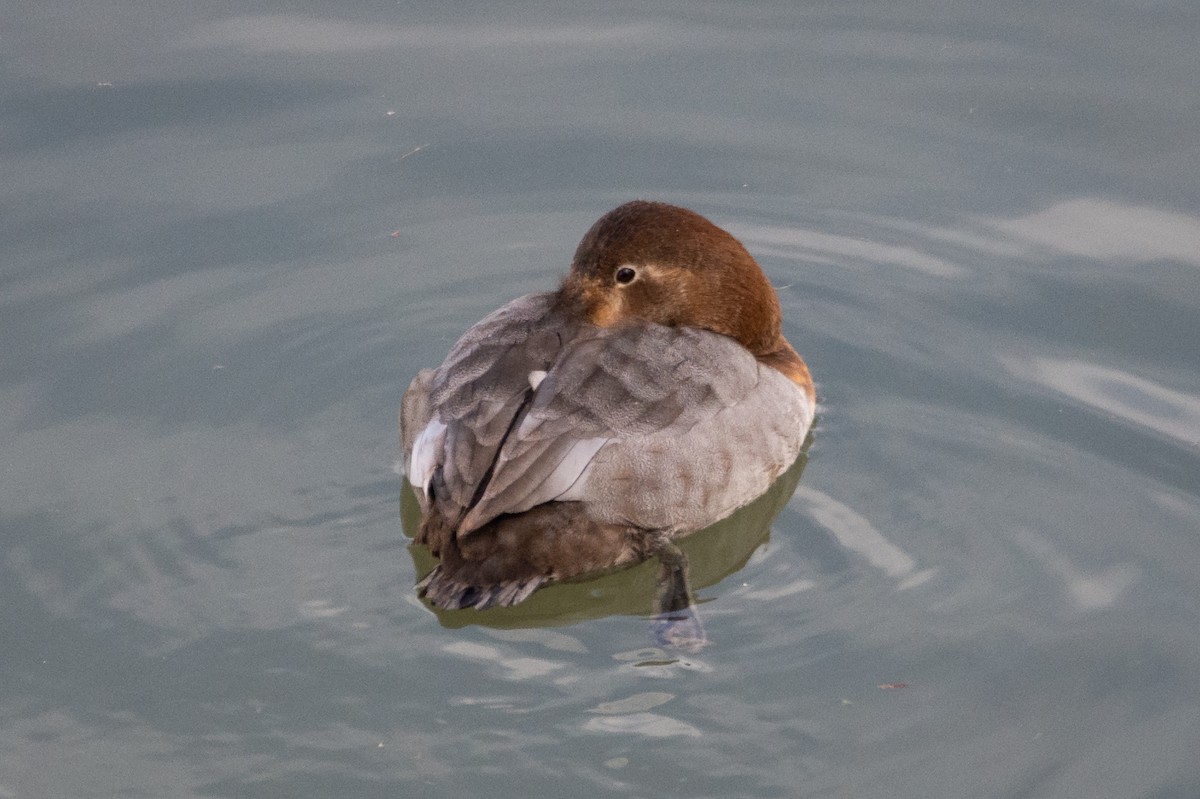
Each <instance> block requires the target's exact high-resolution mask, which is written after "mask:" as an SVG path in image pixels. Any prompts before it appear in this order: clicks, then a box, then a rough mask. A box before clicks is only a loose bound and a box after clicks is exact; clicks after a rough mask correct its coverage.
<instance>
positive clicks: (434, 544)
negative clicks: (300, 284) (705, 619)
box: [400, 200, 816, 618]
mask: <svg viewBox="0 0 1200 799" xmlns="http://www.w3.org/2000/svg"><path fill="white" fill-rule="evenodd" d="M815 410H816V394H815V390H814V386H813V380H812V376H811V374H810V372H809V368H808V366H807V364H806V363H805V361H804V360H803V359H802V358H801V357H800V355H799V354H798V353H797V351H796V349H795V348H794V347H793V346H792V345H791V344H790V343H789V342H788V340H787V339H786V338H785V337H784V335H783V330H782V310H781V306H780V302H779V297H778V295H777V293H776V291H775V289H774V287H773V286H772V285H771V283H770V281H769V280H768V278H767V276H766V274H765V273H764V272H763V270H762V268H761V267H760V266H759V265H758V263H757V262H756V261H755V259H754V258H753V257H752V256H751V255H750V253H749V252H748V251H747V250H746V248H745V247H744V246H743V245H742V244H741V243H740V242H739V241H738V240H737V239H736V238H735V237H734V236H732V235H731V234H730V233H728V232H727V231H725V230H724V229H722V228H720V227H718V226H717V225H715V224H713V223H712V222H711V221H709V220H708V219H706V218H705V217H704V216H702V215H700V214H698V213H696V212H694V211H691V210H689V209H686V208H682V207H679V206H675V205H670V204H667V203H661V202H653V201H648V200H635V201H632V202H628V203H625V204H623V205H621V206H619V207H617V208H615V209H613V210H611V211H609V212H608V213H606V214H604V215H603V216H602V217H601V218H600V219H599V220H598V221H597V222H596V223H595V224H594V225H592V227H591V228H590V229H589V230H588V231H587V233H585V234H584V236H583V238H582V240H581V241H580V243H579V245H578V247H577V249H576V251H575V254H574V257H573V259H572V261H571V265H570V269H569V271H568V272H567V274H566V276H565V277H564V278H563V279H562V280H561V283H560V284H559V286H558V287H557V289H554V290H550V291H545V292H541V293H535V294H529V295H526V296H523V297H519V298H517V299H514V300H512V301H511V302H509V303H507V304H506V305H504V306H503V307H501V308H499V309H498V310H496V311H494V312H492V313H491V314H489V315H487V316H486V317H484V318H483V319H482V320H480V321H479V322H478V323H476V324H475V325H474V326H472V327H471V328H470V329H469V330H467V331H466V333H464V334H463V335H462V337H461V338H459V339H458V341H457V342H456V343H455V344H454V345H453V347H451V349H450V351H449V354H448V355H447V356H446V359H445V361H444V362H443V363H442V364H441V365H440V366H438V367H436V368H429V369H423V370H421V371H420V372H419V373H418V374H417V375H416V377H415V378H413V380H412V383H411V384H410V385H409V387H408V389H407V391H405V393H404V396H403V400H402V403H401V408H400V441H401V447H402V449H403V458H404V459H403V464H404V473H405V479H407V481H408V482H409V484H410V485H411V486H412V490H413V492H414V493H415V495H416V498H417V502H418V504H419V506H420V509H421V513H422V518H421V523H420V527H419V529H418V530H417V532H416V535H415V540H414V543H416V544H418V545H425V546H427V547H428V548H429V550H430V551H431V553H432V554H433V555H434V556H435V557H436V558H437V559H438V561H439V562H438V565H437V566H435V567H434V569H433V570H432V571H431V572H429V574H428V575H426V576H425V577H424V579H422V580H421V581H420V582H419V583H418V586H417V590H418V592H419V594H420V595H421V596H422V597H423V598H424V599H425V600H427V601H428V602H429V603H430V604H431V605H433V606H434V607H436V608H441V609H446V610H456V609H464V608H475V609H478V610H483V609H486V608H491V607H497V606H499V607H505V606H512V605H516V604H517V603H520V602H522V601H523V600H525V599H526V598H528V597H529V596H530V595H531V594H532V593H533V592H535V591H537V590H538V589H540V588H542V587H544V586H547V585H550V584H552V583H555V582H560V581H564V580H572V579H576V578H582V577H585V576H588V575H591V574H595V573H601V572H605V571H608V570H613V569H619V568H623V567H627V566H631V565H633V564H636V563H639V562H641V561H644V560H647V559H649V558H652V557H657V558H658V559H659V561H660V563H661V564H662V566H663V578H662V582H663V585H662V588H661V591H660V596H661V597H665V601H666V602H667V606H666V608H665V611H664V612H670V611H677V610H679V609H681V608H687V607H689V606H690V604H691V602H690V596H689V589H688V588H687V586H686V571H685V569H686V558H684V557H683V556H682V553H681V552H680V550H679V548H678V547H677V546H676V542H677V541H679V540H680V539H682V538H683V537H685V536H687V535H688V534H690V533H693V532H696V531H698V530H700V529H702V528H705V527H708V526H710V525H712V524H714V523H715V522H717V521H720V520H721V519H723V518H725V517H727V516H729V515H730V514H732V513H733V512H734V511H735V510H737V509H738V508H740V507H742V506H744V505H746V504H748V503H749V502H751V501H752V500H753V499H755V498H756V497H758V496H759V495H761V494H763V493H764V492H765V491H767V489H769V488H770V487H771V485H772V483H773V482H774V481H775V480H776V479H777V478H778V477H779V476H780V475H781V474H783V473H784V472H785V471H786V470H787V469H788V467H789V466H791V465H792V464H793V463H794V462H795V461H796V460H797V458H798V457H799V456H800V453H801V451H802V448H803V446H804V442H805V438H806V436H807V434H808V432H809V428H810V427H811V425H812V422H813V417H814V413H815ZM675 618H678V617H675Z"/></svg>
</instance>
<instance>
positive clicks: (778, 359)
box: [758, 340, 817, 402]
mask: <svg viewBox="0 0 1200 799" xmlns="http://www.w3.org/2000/svg"><path fill="white" fill-rule="evenodd" d="M758 362H759V363H761V364H762V365H764V366H769V367H771V368H772V369H774V370H775V371H777V372H780V373H781V374H782V375H783V376H784V377H786V378H787V379H788V380H791V381H792V382H793V383H795V384H796V385H798V386H800V390H801V391H803V392H804V393H805V394H807V395H808V398H809V399H810V400H812V401H814V402H815V401H816V399H817V392H816V389H815V388H814V387H813V380H812V375H811V374H809V371H808V364H806V363H805V362H804V359H803V358H801V357H800V353H798V352H796V350H795V349H794V348H793V347H792V345H791V344H789V343H788V342H787V341H786V340H784V341H783V346H782V347H780V348H779V349H777V350H775V351H774V352H772V353H768V354H767V355H760V356H758Z"/></svg>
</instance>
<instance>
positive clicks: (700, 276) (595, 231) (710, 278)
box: [560, 200, 790, 357]
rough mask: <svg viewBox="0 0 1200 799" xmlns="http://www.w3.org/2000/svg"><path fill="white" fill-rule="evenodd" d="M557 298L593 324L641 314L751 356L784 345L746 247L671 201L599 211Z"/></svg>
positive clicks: (774, 308)
mask: <svg viewBox="0 0 1200 799" xmlns="http://www.w3.org/2000/svg"><path fill="white" fill-rule="evenodd" d="M560 296H561V297H562V299H563V300H564V301H565V302H570V303H578V305H579V307H580V308H581V310H582V313H583V316H584V317H585V318H586V319H587V320H588V321H589V322H591V323H593V324H596V325H599V326H601V327H610V326H612V325H617V324H620V323H621V322H623V321H626V320H632V319H643V320H646V321H650V322H657V323H658V324H661V325H670V326H685V325H686V326H689V327H699V328H704V329H706V330H712V331H714V332H717V333H722V334H724V335H727V336H731V337H732V338H735V339H737V340H738V341H740V342H741V343H742V345H743V346H745V347H746V349H748V350H750V352H752V353H754V354H755V355H757V356H759V357H763V356H767V355H769V354H771V353H774V352H777V351H778V350H779V349H780V348H781V347H787V348H789V349H790V347H788V344H787V342H786V341H785V340H784V338H783V332H782V327H781V324H780V316H781V312H780V308H779V298H778V296H776V294H775V289H774V288H772V286H771V283H770V282H769V281H768V280H767V276H766V275H765V274H763V271H762V269H761V268H759V266H758V264H757V263H756V262H755V261H754V258H753V257H751V255H750V253H748V252H746V248H745V247H743V246H742V245H741V243H740V242H739V241H738V240H737V239H735V238H734V237H733V236H731V235H729V234H728V233H726V232H725V231H724V230H722V229H721V228H719V227H717V226H716V225H714V224H713V223H712V222H709V221H708V220H707V219H705V218H704V217H702V216H700V215H699V214H697V213H695V212H694V211H689V210H687V209H686V208H678V207H676V206H673V205H666V204H664V203H655V202H646V201H643V200H635V201H634V202H630V203H626V204H625V205H622V206H620V207H618V208H615V209H613V210H612V211H609V212H608V213H607V214H605V215H604V216H602V217H601V218H600V220H599V221H598V222H596V224H594V225H592V228H591V230H589V231H588V232H587V233H586V234H585V235H584V237H583V240H582V241H580V242H579V248H578V249H577V250H576V251H575V259H574V261H573V262H572V264H571V272H570V274H569V275H567V278H566V279H565V280H564V281H563V285H562V289H561V290H560Z"/></svg>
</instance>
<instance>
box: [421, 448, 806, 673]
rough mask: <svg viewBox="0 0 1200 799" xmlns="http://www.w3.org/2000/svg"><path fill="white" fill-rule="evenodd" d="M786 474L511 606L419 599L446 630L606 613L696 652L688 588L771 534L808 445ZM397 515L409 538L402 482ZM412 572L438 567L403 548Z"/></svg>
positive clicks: (734, 567)
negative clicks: (680, 533)
mask: <svg viewBox="0 0 1200 799" xmlns="http://www.w3.org/2000/svg"><path fill="white" fill-rule="evenodd" d="M810 442H811V436H810V437H809V441H807V442H805V447H804V450H803V451H802V452H801V453H800V457H799V458H797V459H796V461H795V463H793V464H792V465H791V466H790V467H789V468H788V470H787V471H786V472H784V474H783V475H782V476H780V478H779V479H778V480H776V481H775V483H774V484H773V485H772V486H771V487H770V488H769V489H768V490H767V491H766V493H764V494H762V495H761V496H760V497H758V498H757V499H755V500H754V501H753V502H751V503H750V504H749V505H746V506H745V507H742V508H740V509H739V510H738V511H736V512H735V513H734V514H733V515H732V516H729V517H728V518H726V519H724V520H722V521H720V522H717V523H716V524H714V525H712V526H710V527H706V528H705V529H703V530H700V531H699V532H697V533H693V534H692V535H690V536H687V537H685V538H682V539H680V540H679V541H678V542H677V548H676V550H675V551H673V552H671V553H669V554H668V555H667V556H666V557H663V556H659V557H656V558H651V559H650V560H648V561H645V562H643V563H640V564H638V565H636V566H633V567H630V568H627V569H622V570H619V571H614V572H608V573H603V574H599V575H595V576H592V577H588V578H583V579H579V580H573V581H568V582H564V583H558V584H555V585H551V586H549V587H547V588H544V589H542V590H540V591H538V592H536V593H534V594H533V595H532V596H531V597H529V598H528V599H526V600H525V601H524V602H522V603H520V604H519V605H516V606H513V607H503V608H501V607H497V608H490V609H488V610H483V611H479V610H473V609H467V610H443V609H441V608H437V607H435V606H433V605H432V604H430V603H429V602H426V605H427V606H428V607H429V608H430V609H431V610H432V611H433V612H434V613H435V614H436V615H437V617H438V620H439V621H440V622H441V623H442V624H443V625H444V626H446V627H463V626H466V625H468V624H481V625H485V626H488V627H497V628H520V627H542V626H554V625H562V624H571V623H573V622H577V621H581V620H584V619H595V618H602V617H605V616H612V615H633V616H647V615H649V616H652V617H653V622H652V624H653V628H654V634H655V636H656V637H657V638H658V639H659V641H660V643H663V644H666V645H670V646H672V647H675V648H681V649H686V650H695V649H698V648H699V647H701V646H703V644H704V642H705V637H704V630H703V625H702V624H701V623H700V620H699V617H698V616H697V615H696V613H695V608H694V592H695V590H696V589H700V588H705V587H707V586H710V585H713V584H715V583H718V582H720V581H721V580H723V579H725V578H726V577H728V576H729V575H731V574H733V573H734V572H736V571H738V570H739V569H741V568H742V567H743V566H744V565H745V564H746V561H747V560H749V559H750V556H751V555H752V554H753V553H754V551H755V549H757V548H758V547H759V546H760V545H761V544H763V543H764V542H765V541H766V540H767V538H768V537H769V536H770V531H771V523H772V522H773V521H774V519H775V517H776V516H777V515H778V514H779V512H780V511H781V510H782V509H783V507H784V506H785V505H786V504H787V502H788V500H789V499H790V498H791V496H792V494H793V493H795V491H796V486H797V485H798V484H799V483H800V475H801V474H802V473H803V472H804V466H805V464H806V463H807V461H808V444H809V443H810ZM400 516H401V521H402V523H403V527H404V532H405V535H407V536H408V537H409V538H410V539H411V538H413V537H414V536H415V534H416V531H417V529H418V528H419V527H420V524H421V509H420V507H419V506H418V505H417V500H416V496H415V495H414V494H413V491H412V487H411V486H410V485H409V483H408V481H407V480H405V481H403V485H402V487H401V494H400ZM408 549H409V553H410V554H411V555H412V559H413V565H414V567H415V569H416V572H417V574H418V575H425V574H427V573H428V572H430V571H431V570H432V569H433V568H434V566H436V565H437V559H436V558H434V557H433V556H432V555H431V554H430V552H429V550H428V549H427V548H426V547H424V546H420V545H417V544H410V545H409V548H408Z"/></svg>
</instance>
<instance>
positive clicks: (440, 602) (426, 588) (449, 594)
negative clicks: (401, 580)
mask: <svg viewBox="0 0 1200 799" xmlns="http://www.w3.org/2000/svg"><path fill="white" fill-rule="evenodd" d="M547 582H549V580H548V579H547V578H545V577H542V576H535V577H530V578H527V579H524V580H511V581H507V582H502V583H497V584H495V585H482V586H481V585H471V584H470V583H465V582H463V581H461V580H456V579H454V578H453V577H450V576H448V575H447V574H446V573H445V571H444V570H443V569H442V567H441V565H438V566H437V567H435V568H434V570H433V571H431V572H430V573H429V574H427V575H425V579H423V580H421V582H420V583H418V584H417V593H418V594H419V595H420V596H423V597H425V598H426V599H428V600H429V601H430V602H431V603H432V604H433V605H435V606H436V607H439V608H442V609H444V610H459V609H462V608H475V609H476V610H486V609H487V608H491V607H502V608H506V607H511V606H512V605H515V604H517V603H518V602H521V601H523V600H525V599H526V598H527V597H528V596H529V595H530V594H532V593H533V592H534V591H536V590H538V589H539V588H541V587H542V586H543V585H545V584H546V583H547Z"/></svg>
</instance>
